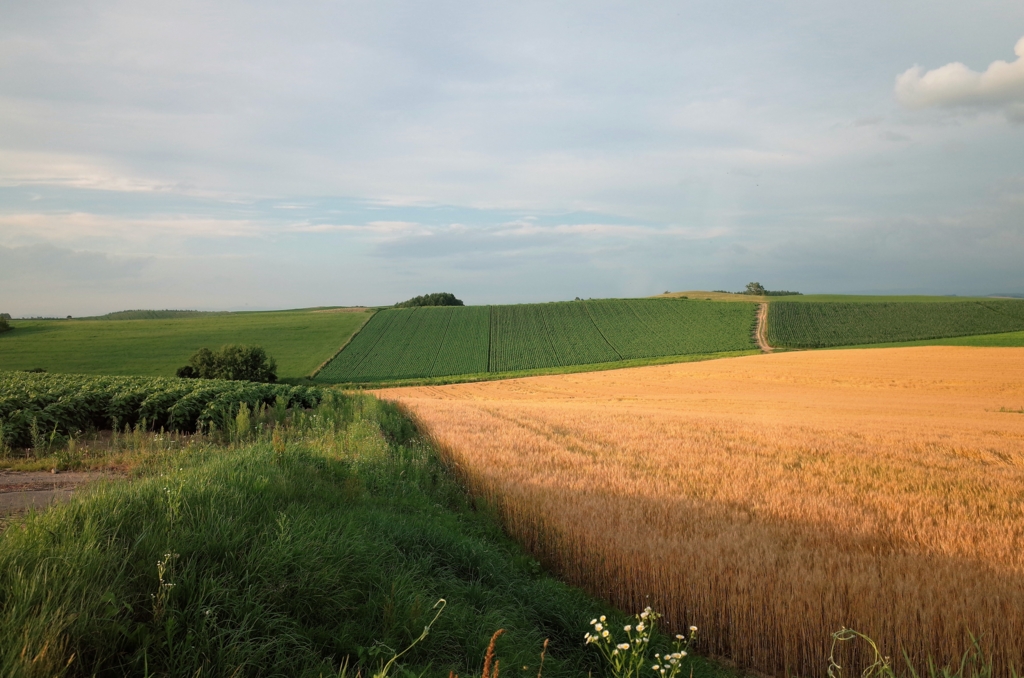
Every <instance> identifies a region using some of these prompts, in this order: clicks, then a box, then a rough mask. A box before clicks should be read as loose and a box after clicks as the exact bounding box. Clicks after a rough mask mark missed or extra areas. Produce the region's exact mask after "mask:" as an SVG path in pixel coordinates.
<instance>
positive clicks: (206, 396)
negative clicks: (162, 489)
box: [0, 372, 322, 449]
mask: <svg viewBox="0 0 1024 678" xmlns="http://www.w3.org/2000/svg"><path fill="white" fill-rule="evenodd" d="M321 398H322V393H321V391H320V389H318V388H315V387H308V386H285V385H277V384H256V383H252V382H248V381H241V382H240V381H221V380H206V379H203V380H199V379H166V378H158V377H90V376H81V375H57V374H26V373H18V372H0V449H8V448H11V447H39V446H40V445H39V442H38V440H33V439H34V438H37V437H38V436H43V437H46V436H59V438H58V439H60V440H63V439H64V438H66V437H67V436H71V435H75V434H77V433H79V432H82V431H87V430H89V429H94V430H95V429H99V430H108V431H109V430H111V429H114V428H118V429H120V428H123V427H134V426H137V425H141V426H142V427H143V428H147V429H149V430H161V429H166V430H168V431H183V432H189V433H191V432H194V431H196V430H197V429H201V428H204V427H206V428H209V425H210V424H213V425H215V426H217V427H220V428H224V426H225V422H226V421H230V420H233V419H234V417H235V415H236V414H237V413H238V409H239V405H240V404H241V403H245V404H246V406H247V407H248V408H249V409H250V410H255V409H256V408H257V407H259V406H260V405H275V404H278V401H279V399H280V403H279V406H280V407H286V408H287V407H305V408H308V407H313V406H315V405H316V404H317V403H319V402H320V399H321Z"/></svg>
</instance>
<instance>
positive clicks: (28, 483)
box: [0, 471, 116, 516]
mask: <svg viewBox="0 0 1024 678" xmlns="http://www.w3.org/2000/svg"><path fill="white" fill-rule="evenodd" d="M114 477H116V476H114V475H113V474H111V473H104V472H96V471H91V472H90V471H69V472H65V473H51V472H49V471H28V472H25V471H0V516H7V515H10V514H13V513H20V512H22V511H27V510H28V509H31V508H34V509H37V510H39V509H45V508H46V507H48V506H50V505H51V504H53V503H54V502H60V501H67V500H68V499H70V498H71V497H72V496H73V495H74V492H75V488H78V487H81V486H82V485H84V484H85V483H88V482H91V481H94V480H98V479H100V478H114Z"/></svg>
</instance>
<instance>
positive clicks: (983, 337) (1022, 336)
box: [834, 332, 1024, 349]
mask: <svg viewBox="0 0 1024 678" xmlns="http://www.w3.org/2000/svg"><path fill="white" fill-rule="evenodd" d="M909 346H981V347H984V346H989V347H998V346H1002V347H1018V348H1019V347H1024V332H1002V333H999V334H979V335H974V336H968V337H945V338H940V339H921V340H919V341H896V342H889V343H882V344H859V345H854V346H837V347H834V348H837V349H839V348H842V349H846V348H898V347H909Z"/></svg>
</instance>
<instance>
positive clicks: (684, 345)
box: [316, 299, 755, 383]
mask: <svg viewBox="0 0 1024 678" xmlns="http://www.w3.org/2000/svg"><path fill="white" fill-rule="evenodd" d="M754 309H755V306H754V305H753V304H737V303H715V302H688V301H680V300H674V299H620V300H602V301H574V302H559V303H550V304H519V305H511V306H465V307H459V306H454V307H426V308H416V309H393V310H387V311H381V312H379V313H377V315H375V316H374V317H373V318H372V319H371V320H370V321H369V322H368V323H367V324H366V326H365V327H364V328H363V329H362V331H361V332H359V334H357V335H356V336H355V337H353V339H352V341H351V342H350V343H349V345H348V346H346V347H345V349H344V350H343V351H342V352H341V353H339V354H338V356H337V357H336V358H335V359H334V360H333V361H331V362H330V363H329V364H328V365H327V366H326V367H324V369H323V370H322V371H321V372H320V373H319V374H318V375H317V377H316V380H317V381H321V382H325V383H339V382H373V381H385V380H389V379H413V378H423V377H441V376H450V375H460V374H481V373H486V372H515V371H518V370H530V369H537V368H548V367H563V366H572V365H590V364H597V363H609V362H617V361H620V360H632V359H638V358H657V357H663V356H673V355H690V354H698V353H716V352H722V351H741V350H748V349H752V348H754V347H755V345H754V341H753V339H752V330H753V326H754V321H755V319H754V315H755V314H754Z"/></svg>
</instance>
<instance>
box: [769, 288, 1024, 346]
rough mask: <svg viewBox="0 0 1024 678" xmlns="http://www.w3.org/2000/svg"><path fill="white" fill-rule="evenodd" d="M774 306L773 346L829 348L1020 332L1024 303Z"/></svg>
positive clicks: (792, 303) (776, 303)
mask: <svg viewBox="0 0 1024 678" xmlns="http://www.w3.org/2000/svg"><path fill="white" fill-rule="evenodd" d="M881 299H882V300H881V301H870V302H864V301H857V302H807V301H788V300H787V301H774V302H772V303H771V304H769V306H768V340H769V342H770V343H771V344H772V345H773V346H776V347H786V348H827V347H833V346H853V345H865V344H881V343H891V342H906V341H919V340H929V339H940V338H949V337H965V336H974V335H992V334H998V333H1004V332H1017V331H1021V330H1024V301H1010V300H996V299H984V300H981V301H950V302H948V303H928V302H919V301H885V298H884V297H882V298H881Z"/></svg>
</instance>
